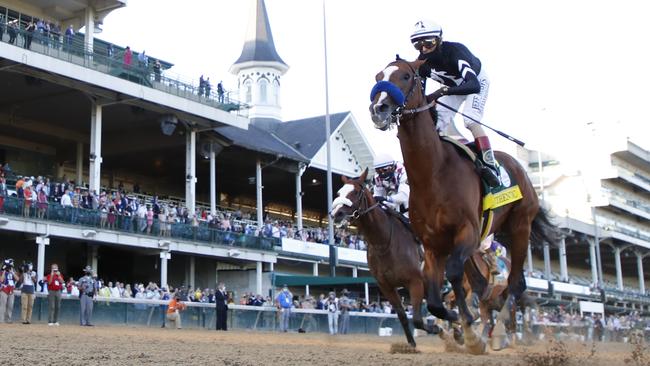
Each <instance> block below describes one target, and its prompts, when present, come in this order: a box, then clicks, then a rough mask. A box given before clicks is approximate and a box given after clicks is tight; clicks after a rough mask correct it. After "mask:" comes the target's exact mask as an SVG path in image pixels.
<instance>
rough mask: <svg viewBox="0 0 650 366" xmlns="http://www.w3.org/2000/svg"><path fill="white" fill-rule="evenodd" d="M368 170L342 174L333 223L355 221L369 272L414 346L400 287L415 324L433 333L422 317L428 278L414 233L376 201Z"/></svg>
mask: <svg viewBox="0 0 650 366" xmlns="http://www.w3.org/2000/svg"><path fill="white" fill-rule="evenodd" d="M367 176H368V169H366V170H365V171H364V172H363V174H361V176H360V177H359V178H356V179H348V178H346V177H343V183H344V185H343V187H342V188H341V189H340V190H339V192H338V197H337V198H336V199H335V200H334V202H333V203H332V213H331V215H332V217H333V220H334V221H333V222H334V224H336V225H337V226H340V225H342V224H344V223H346V222H350V221H355V222H356V223H357V225H358V226H359V230H360V231H361V233H362V234H363V236H364V238H365V239H366V243H367V244H368V251H367V258H368V267H369V268H370V272H371V273H372V275H373V276H374V277H375V279H376V280H377V284H378V285H379V289H380V290H381V293H382V294H383V295H384V296H385V297H386V298H387V299H388V301H389V302H390V304H391V305H392V306H393V309H395V311H396V312H397V317H398V318H399V321H400V323H401V324H402V328H403V329H404V334H405V335H406V339H407V341H408V343H409V344H410V345H411V346H413V347H415V340H414V339H413V334H411V331H410V329H409V325H408V318H407V316H406V312H405V310H404V306H403V305H402V300H401V298H400V295H399V293H398V292H397V289H398V288H400V287H404V288H406V289H408V291H409V294H410V296H411V303H412V305H413V326H414V327H415V328H417V329H422V330H425V331H427V333H432V332H433V329H428V328H427V327H426V326H425V324H424V321H423V320H422V311H421V306H422V299H423V298H424V291H425V286H424V284H425V280H424V274H423V272H422V267H421V259H422V258H421V254H420V251H419V249H418V247H419V245H420V244H418V243H417V240H416V239H415V236H414V234H413V232H412V231H411V230H410V229H409V228H408V227H407V226H406V225H405V224H404V223H403V222H401V221H400V219H399V218H398V217H396V216H395V215H397V213H390V212H388V211H385V210H384V209H383V208H382V207H381V206H380V205H378V204H377V203H375V200H374V199H373V197H372V194H371V193H370V191H369V190H368V189H367V188H366V186H365V180H366V177H367Z"/></svg>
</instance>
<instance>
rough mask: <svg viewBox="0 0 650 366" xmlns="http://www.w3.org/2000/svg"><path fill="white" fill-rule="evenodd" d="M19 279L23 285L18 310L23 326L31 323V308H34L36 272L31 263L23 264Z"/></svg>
mask: <svg viewBox="0 0 650 366" xmlns="http://www.w3.org/2000/svg"><path fill="white" fill-rule="evenodd" d="M20 272H21V274H20V278H21V282H22V283H23V284H22V286H21V287H20V292H21V294H20V308H21V313H20V315H21V319H22V321H23V324H30V323H31V322H32V308H33V307H34V292H35V291H36V272H34V265H32V263H31V262H26V263H23V265H22V266H21V267H20Z"/></svg>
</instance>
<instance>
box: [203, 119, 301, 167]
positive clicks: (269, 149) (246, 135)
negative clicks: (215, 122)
mask: <svg viewBox="0 0 650 366" xmlns="http://www.w3.org/2000/svg"><path fill="white" fill-rule="evenodd" d="M215 132H216V133H217V134H219V135H221V136H223V137H225V138H226V139H228V140H230V141H232V142H233V143H234V144H235V145H238V146H241V147H243V148H246V149H249V150H253V151H258V152H262V153H265V154H271V155H276V156H279V157H284V158H288V159H291V160H296V161H299V162H304V163H308V162H309V158H307V157H306V156H305V155H303V154H301V153H300V152H299V151H298V150H296V149H294V148H293V147H291V146H290V145H289V144H287V143H286V142H285V141H283V140H282V139H281V138H279V137H278V136H276V135H275V134H274V133H272V132H269V131H266V130H264V129H261V128H259V127H257V126H255V125H249V126H248V129H247V130H244V129H241V128H237V127H220V128H217V129H215Z"/></svg>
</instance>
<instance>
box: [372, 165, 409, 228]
mask: <svg viewBox="0 0 650 366" xmlns="http://www.w3.org/2000/svg"><path fill="white" fill-rule="evenodd" d="M374 168H375V177H374V182H375V184H374V191H373V196H374V198H375V201H377V202H380V203H383V204H384V205H385V206H388V207H390V208H393V209H395V211H397V212H400V213H402V214H403V215H404V216H406V217H408V208H409V195H410V193H411V190H410V188H409V185H408V179H407V177H406V169H404V165H402V164H401V163H399V162H398V161H396V160H395V159H393V157H392V156H390V155H389V154H386V153H380V154H379V155H377V157H375V161H374Z"/></svg>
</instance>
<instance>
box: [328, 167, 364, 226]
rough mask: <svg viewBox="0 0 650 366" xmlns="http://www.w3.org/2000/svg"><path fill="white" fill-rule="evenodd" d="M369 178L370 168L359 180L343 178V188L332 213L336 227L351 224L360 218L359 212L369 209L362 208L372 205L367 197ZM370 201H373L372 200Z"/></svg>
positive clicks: (334, 203) (333, 203)
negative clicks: (367, 181)
mask: <svg viewBox="0 0 650 366" xmlns="http://www.w3.org/2000/svg"><path fill="white" fill-rule="evenodd" d="M367 176H368V168H366V170H365V171H364V172H363V173H362V174H361V176H360V177H359V178H346V177H341V179H342V180H343V187H341V189H339V192H338V197H336V199H334V201H333V202H332V212H331V213H330V215H331V217H332V219H333V220H334V221H333V222H334V225H336V227H341V226H344V225H347V224H349V223H350V221H351V220H354V219H356V218H357V217H359V214H360V212H359V211H361V210H363V209H365V208H367V207H362V206H364V205H365V206H368V205H369V204H370V203H369V202H368V201H367V198H366V195H365V193H366V192H367V190H366V188H365V182H366V177H367ZM370 199H371V200H372V198H370ZM364 202H365V203H364Z"/></svg>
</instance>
